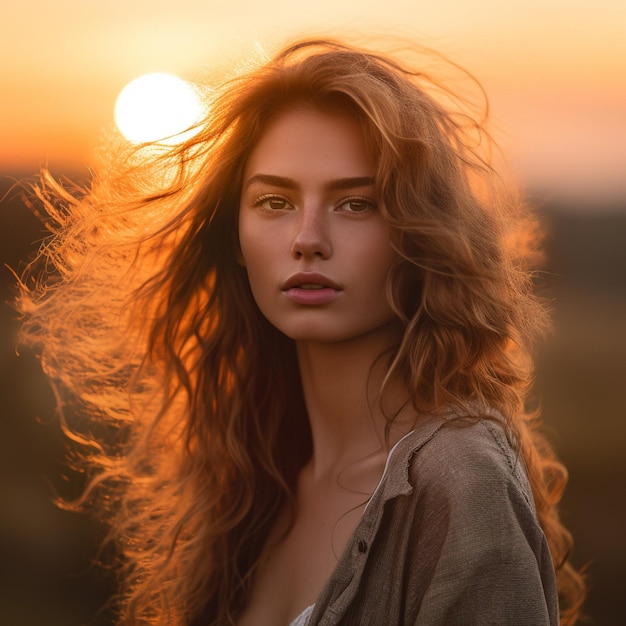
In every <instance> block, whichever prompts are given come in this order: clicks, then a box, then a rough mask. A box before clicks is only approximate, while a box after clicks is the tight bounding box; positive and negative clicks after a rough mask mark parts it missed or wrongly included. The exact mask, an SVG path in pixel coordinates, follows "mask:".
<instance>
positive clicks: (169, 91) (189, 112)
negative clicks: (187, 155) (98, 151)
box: [115, 73, 203, 144]
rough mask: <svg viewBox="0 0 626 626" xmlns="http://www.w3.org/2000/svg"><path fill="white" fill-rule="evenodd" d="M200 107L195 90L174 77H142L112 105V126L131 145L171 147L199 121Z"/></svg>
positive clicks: (182, 138) (162, 75)
mask: <svg viewBox="0 0 626 626" xmlns="http://www.w3.org/2000/svg"><path fill="white" fill-rule="evenodd" d="M202 113H203V107H202V103H201V101H200V97H199V95H198V93H197V91H196V89H195V88H194V87H193V85H191V83H188V82H186V81H184V80H182V79H180V78H178V77H177V76H173V75H172V74H164V73H153V74H144V75H143V76H139V77H138V78H135V79H134V80H132V81H131V82H130V83H128V84H127V85H126V87H124V89H122V91H121V92H120V94H119V96H118V97H117V101H116V103H115V123H116V124H117V127H118V128H119V130H120V132H121V133H122V135H124V137H126V139H128V140H129V141H131V142H133V143H144V142H153V141H159V142H162V143H167V144H175V143H179V142H181V141H184V140H185V139H187V138H188V137H189V133H190V132H193V131H188V132H184V131H187V130H188V129H189V128H190V127H191V126H193V125H194V124H196V123H197V122H199V121H200V119H201V117H202Z"/></svg>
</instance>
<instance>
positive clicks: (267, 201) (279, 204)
mask: <svg viewBox="0 0 626 626" xmlns="http://www.w3.org/2000/svg"><path fill="white" fill-rule="evenodd" d="M253 206H255V207H261V208H262V209H265V210H266V211H284V210H285V209H288V208H290V204H289V202H288V201H287V200H285V198H282V197H281V196H270V195H266V196H261V197H260V198H257V199H256V200H255V201H254V204H253Z"/></svg>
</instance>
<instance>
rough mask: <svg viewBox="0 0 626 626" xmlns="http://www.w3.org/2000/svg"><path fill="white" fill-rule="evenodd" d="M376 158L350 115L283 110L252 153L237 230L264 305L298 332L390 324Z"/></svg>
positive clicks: (335, 334) (303, 335)
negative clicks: (375, 166)
mask: <svg viewBox="0 0 626 626" xmlns="http://www.w3.org/2000/svg"><path fill="white" fill-rule="evenodd" d="M373 176H374V163H373V160H372V158H371V156H370V154H369V153H368V150H367V148H366V145H365V142H364V140H363V137H362V135H361V132H360V130H359V127H358V126H357V125H356V124H355V123H354V122H353V121H351V120H350V119H348V118H347V117H344V116H335V115H329V114H325V113H319V112H316V111H313V110H307V109H294V110H291V111H287V112H285V113H283V114H281V115H279V116H278V117H277V118H276V119H275V120H274V121H273V122H272V123H270V125H269V126H268V128H267V129H266V131H265V132H264V134H263V135H262V136H261V139H260V141H259V143H258V144H257V145H256V147H255V149H254V150H253V151H252V153H251V154H250V158H249V160H248V163H247V166H246V169H245V173H244V179H243V186H242V192H241V202H240V210H239V240H240V245H241V253H242V258H243V263H244V264H245V267H246V269H247V272H248V278H249V280H250V286H251V289H252V293H253V295H254V298H255V300H256V302H257V305H258V306H259V308H260V310H261V312H262V313H263V314H264V315H265V317H266V318H267V319H268V320H269V322H271V323H272V324H273V325H274V326H275V327H276V328H278V329H279V330H280V331H282V332H283V333H285V334H286V335H287V336H289V337H291V338H292V339H295V340H296V341H325V342H330V341H342V340H347V339H351V338H355V337H358V336H360V335H363V334H365V333H370V332H372V331H375V330H378V329H380V328H382V327H384V326H387V325H390V323H391V321H392V320H393V318H394V315H393V313H392V310H391V308H390V306H389V304H388V303H387V299H386V297H385V283H386V277H387V273H388V271H389V269H390V267H391V265H392V264H393V262H394V259H395V257H396V253H395V252H394V251H393V249H392V247H391V243H390V238H389V232H388V228H387V225H386V223H385V221H384V220H383V217H382V216H381V215H380V213H379V212H378V210H377V206H376V194H375V189H374V180H373Z"/></svg>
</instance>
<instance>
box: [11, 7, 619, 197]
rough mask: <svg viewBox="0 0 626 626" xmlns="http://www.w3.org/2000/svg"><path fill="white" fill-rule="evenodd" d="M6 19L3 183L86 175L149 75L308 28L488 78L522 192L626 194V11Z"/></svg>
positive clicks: (124, 11) (59, 10)
mask: <svg viewBox="0 0 626 626" xmlns="http://www.w3.org/2000/svg"><path fill="white" fill-rule="evenodd" d="M5 4H6V3H5ZM1 22H2V31H3V34H2V44H1V45H2V51H3V54H2V55H0V71H1V75H2V97H1V99H0V113H1V115H0V172H8V171H15V170H21V171H26V172H28V171H32V170H34V169H36V168H37V167H38V166H39V164H42V163H46V162H47V163H49V164H50V165H51V166H52V167H53V168H54V167H56V168H57V169H75V168H77V167H81V166H84V165H85V164H87V163H88V162H89V160H90V159H91V155H92V153H93V149H94V147H95V146H96V144H97V142H98V138H99V136H100V134H101V133H102V132H104V131H106V129H107V128H110V127H111V125H112V120H113V105H114V102H115V98H116V97H117V94H118V93H119V91H120V89H121V88H122V87H123V86H124V85H125V84H126V83H127V82H128V81H129V80H131V79H132V78H134V77H136V76H138V75H140V74H142V73H145V72H151V71H167V72H172V73H176V74H179V75H181V76H183V77H185V78H191V79H193V78H195V77H198V76H200V75H206V74H207V73H208V72H209V70H210V68H211V67H212V66H213V65H215V64H223V63H227V62H228V61H229V60H236V59H238V58H245V57H246V54H248V53H249V52H250V51H251V50H254V48H255V46H256V45H257V42H258V43H259V44H260V45H262V46H264V47H271V46H272V45H273V44H274V43H275V42H277V41H282V40H284V39H285V38H288V37H290V36H292V35H296V34H301V33H309V32H313V33H316V34H320V33H321V34H343V33H366V34H376V33H394V34H401V35H404V36H409V37H412V38H414V39H415V40H417V41H419V42H421V43H425V44H426V45H430V46H432V47H435V48H437V49H440V50H441V51H443V52H444V53H446V54H447V55H448V56H450V57H452V58H453V59H454V60H456V61H458V62H460V63H461V64H463V65H465V66H466V67H468V69H470V70H471V71H472V72H473V73H474V74H475V75H477V76H478V77H479V78H480V79H481V80H482V82H483V83H484V85H485V86H486V88H487V90H488V92H489V95H490V98H491V103H492V110H493V117H494V122H495V123H496V128H497V132H496V136H497V137H498V138H499V139H500V141H501V143H502V144H503V145H504V147H505V148H506V150H507V151H508V153H509V155H510V157H511V160H512V163H513V165H514V167H515V169H516V170H517V171H518V173H519V177H520V179H521V180H522V182H523V183H524V184H526V185H528V186H530V187H534V188H540V189H542V190H545V191H547V192H550V193H556V194H558V195H564V196H581V195H582V196H597V195H599V194H601V195H605V196H610V195H621V196H624V197H626V2H624V0H596V1H595V2H592V1H591V0H584V1H583V0H523V1H522V0H508V1H507V2H504V1H502V0H472V1H471V2H468V1H467V0H438V2H436V3H434V2H430V1H428V2H426V1H422V2H420V1H419V0H360V1H359V2H354V1H352V2H345V1H342V0H315V1H314V2H311V3H310V4H307V3H305V4H304V6H302V5H301V4H300V3H298V2H294V0H266V1H265V2H262V3H259V2H258V1H256V0H230V1H229V2H225V1H224V0H178V1H177V2H172V1H171V0H110V1H109V2H106V3H105V2H95V1H91V0H54V2H50V1H49V0H31V1H30V2H28V3H19V4H18V3H17V2H15V3H14V4H12V5H9V6H4V7H3V8H2V11H1Z"/></svg>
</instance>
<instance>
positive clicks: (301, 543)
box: [238, 493, 367, 626]
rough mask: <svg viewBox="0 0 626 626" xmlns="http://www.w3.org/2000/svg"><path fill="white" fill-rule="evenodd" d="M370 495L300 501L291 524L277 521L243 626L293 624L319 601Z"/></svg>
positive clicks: (281, 520)
mask: <svg viewBox="0 0 626 626" xmlns="http://www.w3.org/2000/svg"><path fill="white" fill-rule="evenodd" d="M366 499H367V496H366V495H363V494H354V493H352V494H350V493H344V494H340V495H339V494H335V495H328V496H327V497H326V498H325V499H322V501H320V499H319V498H315V497H312V498H310V499H308V500H302V501H300V502H299V506H298V510H297V514H296V518H295V520H294V523H293V525H291V526H289V523H288V516H287V515H286V514H285V515H284V516H282V517H281V519H280V520H279V521H278V522H277V524H276V526H275V528H274V531H273V533H272V534H271V536H270V538H269V540H268V542H267V546H266V548H265V550H264V553H263V557H262V561H261V564H260V566H259V568H258V570H257V572H256V574H255V577H254V581H253V585H252V590H251V595H250V598H249V602H248V605H247V607H246V609H245V611H244V613H243V615H242V616H241V617H240V619H239V621H238V626H251V625H254V626H288V625H289V624H290V623H291V621H292V620H293V619H295V618H296V617H297V616H298V615H299V614H300V613H301V612H302V611H303V610H304V609H305V608H307V607H308V606H310V605H312V604H314V603H315V601H316V599H317V597H318V595H319V593H320V591H321V590H322V588H323V586H324V584H325V583H326V581H327V580H328V579H329V578H330V576H331V574H332V573H333V570H334V569H335V567H336V565H337V561H338V559H339V557H340V556H341V553H342V552H343V550H344V548H345V546H346V544H347V542H348V540H349V538H350V536H351V535H352V533H353V532H354V530H355V528H356V527H357V525H358V523H359V521H360V519H361V515H362V513H363V509H364V507H365V503H366Z"/></svg>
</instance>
